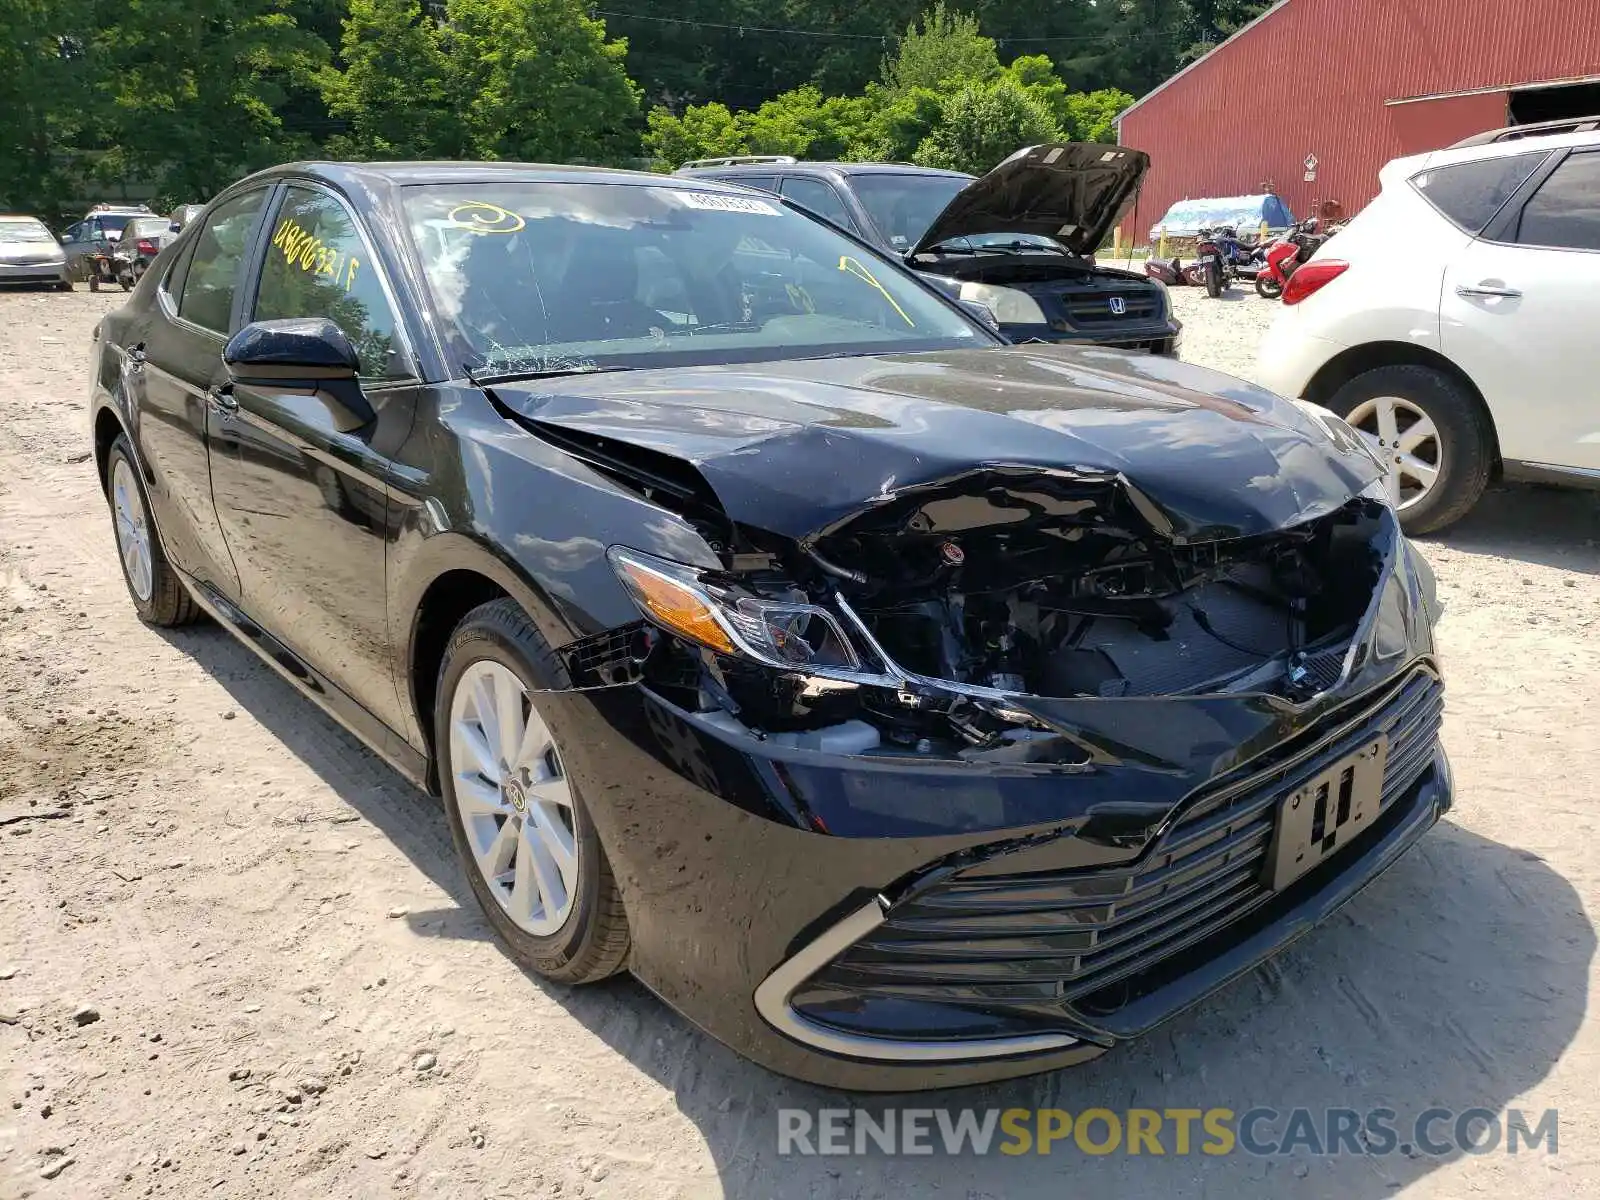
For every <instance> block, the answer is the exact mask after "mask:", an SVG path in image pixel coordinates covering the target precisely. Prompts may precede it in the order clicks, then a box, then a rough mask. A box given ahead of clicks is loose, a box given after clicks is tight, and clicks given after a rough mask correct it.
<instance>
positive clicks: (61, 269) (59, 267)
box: [0, 262, 67, 283]
mask: <svg viewBox="0 0 1600 1200" xmlns="http://www.w3.org/2000/svg"><path fill="white" fill-rule="evenodd" d="M66 278H67V264H66V263H64V262H45V263H0V283H60V282H62V281H63V280H65V279H66Z"/></svg>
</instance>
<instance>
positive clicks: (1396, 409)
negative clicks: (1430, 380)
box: [1347, 396, 1443, 511]
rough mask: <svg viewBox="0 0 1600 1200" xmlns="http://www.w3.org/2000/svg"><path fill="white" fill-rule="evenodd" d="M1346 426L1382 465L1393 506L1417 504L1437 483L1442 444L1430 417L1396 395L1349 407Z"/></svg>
mask: <svg viewBox="0 0 1600 1200" xmlns="http://www.w3.org/2000/svg"><path fill="white" fill-rule="evenodd" d="M1347 419H1348V421H1349V423H1350V425H1351V426H1352V427H1353V428H1354V429H1355V431H1356V432H1357V433H1359V434H1360V435H1361V437H1362V439H1363V440H1364V441H1365V442H1366V443H1367V445H1368V446H1369V447H1370V448H1371V449H1372V451H1373V452H1374V453H1375V454H1377V456H1378V458H1379V459H1381V460H1382V462H1383V465H1384V470H1385V474H1384V484H1385V486H1386V487H1387V488H1388V489H1389V499H1390V500H1391V501H1392V502H1393V504H1394V506H1395V508H1396V509H1398V510H1401V511H1404V510H1405V509H1408V508H1410V507H1412V506H1413V505H1415V504H1419V503H1421V502H1422V500H1423V499H1425V498H1426V497H1427V496H1428V495H1429V494H1430V493H1431V492H1432V491H1433V489H1434V486H1435V485H1436V484H1437V483H1438V482H1439V467H1440V464H1441V462H1442V460H1443V447H1442V445H1441V444H1440V441H1439V431H1438V429H1437V428H1436V427H1435V426H1434V423H1433V419H1432V418H1431V417H1429V416H1428V414H1427V413H1425V412H1423V411H1422V409H1420V408H1418V407H1417V406H1416V405H1415V404H1413V403H1412V402H1411V401H1409V400H1406V399H1403V398H1402V397H1400V396H1375V397H1373V398H1372V399H1371V400H1364V401H1362V402H1361V403H1360V404H1358V405H1357V406H1356V407H1355V408H1354V409H1352V410H1351V412H1350V416H1349V417H1348V418H1347Z"/></svg>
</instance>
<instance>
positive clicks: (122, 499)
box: [111, 456, 155, 603]
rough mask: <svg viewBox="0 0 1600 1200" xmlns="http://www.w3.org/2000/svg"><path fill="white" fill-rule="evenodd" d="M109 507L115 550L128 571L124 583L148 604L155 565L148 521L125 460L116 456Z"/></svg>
mask: <svg viewBox="0 0 1600 1200" xmlns="http://www.w3.org/2000/svg"><path fill="white" fill-rule="evenodd" d="M111 506H112V512H113V514H114V516H115V518H116V525H117V550H118V551H119V552H120V553H121V555H122V565H123V568H124V569H125V570H126V571H127V573H128V586H129V587H131V588H132V589H133V594H134V595H135V596H137V597H138V598H139V599H140V600H141V601H144V602H145V603H148V602H149V600H150V597H151V595H152V594H153V593H154V591H155V568H154V564H153V563H152V562H151V558H150V522H149V520H148V519H147V517H146V516H145V511H144V498H143V497H142V496H141V495H140V492H139V483H138V481H137V480H136V479H134V477H133V468H132V467H131V466H129V465H128V460H127V459H125V458H122V457H120V456H119V457H118V458H117V461H116V465H115V466H114V467H113V468H112V470H111Z"/></svg>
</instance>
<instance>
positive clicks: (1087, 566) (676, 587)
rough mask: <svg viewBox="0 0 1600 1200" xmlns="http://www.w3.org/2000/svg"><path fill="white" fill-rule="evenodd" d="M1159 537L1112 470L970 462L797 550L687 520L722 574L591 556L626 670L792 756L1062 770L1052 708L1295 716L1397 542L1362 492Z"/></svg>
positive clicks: (1059, 728) (1317, 688) (1365, 628)
mask: <svg viewBox="0 0 1600 1200" xmlns="http://www.w3.org/2000/svg"><path fill="white" fill-rule="evenodd" d="M1160 524H1161V520H1160V517H1159V514H1158V513H1157V511H1156V510H1155V509H1154V506H1153V505H1152V503H1151V502H1150V501H1149V499H1148V498H1146V497H1144V496H1142V495H1141V494H1140V493H1139V491H1138V490H1137V488H1136V487H1134V486H1133V485H1131V484H1129V483H1127V482H1125V481H1123V480H1120V479H1118V478H1115V477H1110V476H1106V475H1104V474H1096V473H1094V472H1072V471H1067V470H1048V469H1041V468H1036V467H1004V466H991V467H984V468H982V469H978V470H974V471H971V472H969V473H966V474H963V475H961V476H960V477H958V478H954V479H948V480H943V481H940V482H938V483H934V484H928V485H923V486H919V487H915V488H909V489H906V490H905V491H903V492H900V493H898V494H896V495H894V496H892V497H887V498H884V499H881V500H879V501H877V502H875V503H874V504H872V505H871V506H869V507H868V508H867V509H865V510H864V511H862V512H860V513H858V514H855V515H853V516H851V517H849V518H847V519H845V520H842V521H839V522H836V523H835V524H834V525H833V526H831V527H830V528H828V529H826V530H823V531H819V532H818V533H817V534H815V535H813V536H808V537H806V538H802V539H799V540H796V541H790V540H788V539H785V538H782V537H779V536H776V535H772V534H769V533H764V532H763V531H760V530H755V529H748V528H742V527H740V526H738V525H737V524H734V523H731V522H724V523H723V524H722V528H720V529H710V528H708V529H707V536H708V540H709V541H711V542H712V544H713V545H715V546H718V547H720V548H721V549H722V551H723V554H724V558H725V561H726V564H727V566H726V569H724V570H722V571H705V570H697V569H692V568H688V567H684V566H681V565H679V564H676V563H672V562H669V561H666V560H663V559H659V558H655V557H652V556H650V555H646V554H642V553H639V552H637V551H633V550H631V549H627V548H621V547H618V548H613V550H612V551H611V559H612V563H613V566H614V567H615V568H616V570H617V572H618V575H619V577H620V578H621V579H622V580H623V582H624V583H625V584H626V586H627V587H628V589H629V591H630V592H631V594H632V595H633V597H634V599H635V601H636V603H637V604H638V605H639V608H640V610H641V613H642V614H643V615H644V616H645V617H646V618H647V619H648V620H649V622H650V627H649V628H650V632H646V633H642V634H641V636H640V638H639V640H638V641H637V642H635V643H634V644H633V645H632V646H631V647H630V649H629V655H628V659H627V664H626V667H625V672H626V673H631V674H632V675H633V676H634V677H636V678H638V679H640V680H643V681H646V682H648V683H649V684H651V685H652V686H653V687H655V688H657V689H660V691H661V692H662V694H663V695H664V696H665V697H666V698H668V699H670V700H672V701H673V702H674V703H675V704H678V705H679V706H680V707H682V708H685V709H687V710H689V711H710V712H716V713H720V714H722V715H723V717H724V718H725V719H728V720H731V721H734V722H737V723H738V724H739V725H742V726H744V727H745V728H746V729H748V730H749V731H750V732H751V733H753V734H754V735H756V736H758V737H764V738H778V739H781V741H783V742H786V743H789V744H793V745H796V746H809V747H813V748H816V749H823V750H829V751H832V752H836V753H851V754H871V755H910V756H921V757H931V758H947V759H959V760H963V761H967V762H975V763H977V762H1010V763H1029V762H1034V763H1058V764H1070V763H1087V762H1089V761H1091V759H1092V758H1093V757H1094V755H1095V748H1094V746H1093V745H1092V744H1089V743H1088V742H1087V741H1086V740H1085V739H1084V738H1083V737H1081V736H1080V731H1079V729H1077V728H1076V727H1074V725H1073V724H1072V723H1071V722H1066V721H1063V720H1062V719H1061V716H1060V713H1061V712H1062V708H1061V705H1060V703H1059V702H1061V701H1074V702H1081V701H1085V700H1101V701H1104V700H1117V699H1125V698H1152V697H1168V698H1184V697H1189V698H1193V697H1204V696H1227V695H1241V694H1246V693H1250V694H1259V695H1263V696H1271V697H1276V698H1278V699H1280V700H1281V701H1282V702H1283V703H1284V704H1286V705H1291V706H1300V705H1304V704H1306V703H1307V702H1309V701H1311V700H1312V699H1314V698H1315V697H1316V696H1318V695H1319V694H1321V693H1324V692H1327V691H1329V690H1331V689H1334V688H1336V687H1337V686H1338V685H1340V684H1341V682H1343V681H1344V680H1346V678H1347V677H1348V676H1349V675H1350V674H1351V673H1352V672H1353V671H1356V670H1358V669H1359V668H1361V667H1362V666H1363V664H1364V663H1365V661H1366V659H1367V658H1368V657H1369V655H1370V653H1371V651H1370V649H1367V648H1364V647H1365V643H1366V642H1367V641H1368V640H1370V639H1371V638H1372V637H1373V635H1375V634H1376V632H1377V629H1378V627H1379V625H1380V624H1381V623H1382V617H1383V615H1384V614H1383V612H1382V608H1383V606H1382V604H1381V603H1380V601H1381V599H1382V595H1383V592H1384V589H1383V588H1381V587H1380V586H1379V585H1380V582H1382V581H1384V580H1385V579H1388V578H1390V577H1392V575H1393V573H1394V572H1393V569H1392V568H1393V566H1394V564H1395V562H1396V558H1397V555H1398V553H1399V551H1400V548H1401V546H1402V544H1403V543H1402V542H1401V539H1400V537H1399V532H1398V527H1397V524H1396V522H1395V520H1394V517H1393V514H1392V513H1391V512H1390V511H1389V510H1388V509H1387V508H1386V507H1385V506H1384V505H1382V504H1381V503H1380V502H1378V501H1377V500H1373V499H1365V498H1356V499H1353V500H1351V501H1350V502H1349V503H1347V504H1345V505H1344V506H1342V507H1340V508H1338V509H1336V510H1335V511H1333V512H1331V513H1329V514H1328V515H1326V516H1324V517H1321V518H1318V519H1315V520H1311V521H1308V522H1306V523H1304V524H1301V525H1297V526H1294V527H1292V528H1289V529H1284V530H1280V531H1277V532H1274V533H1268V534H1259V535H1255V536H1248V537H1240V538H1233V539H1228V540H1214V541H1187V540H1183V541H1180V540H1174V539H1173V538H1172V537H1171V536H1163V534H1162V533H1160V532H1158V526H1159V525H1160ZM1403 623H1404V622H1403ZM1391 637H1398V638H1399V639H1400V644H1401V645H1402V646H1404V645H1408V644H1410V632H1409V630H1408V629H1406V628H1401V629H1400V630H1399V631H1397V632H1396V633H1394V634H1392V635H1391Z"/></svg>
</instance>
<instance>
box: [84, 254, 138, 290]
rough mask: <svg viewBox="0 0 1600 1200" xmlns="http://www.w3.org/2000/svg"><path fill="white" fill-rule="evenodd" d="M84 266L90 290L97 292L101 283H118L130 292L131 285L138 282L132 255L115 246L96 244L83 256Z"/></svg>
mask: <svg viewBox="0 0 1600 1200" xmlns="http://www.w3.org/2000/svg"><path fill="white" fill-rule="evenodd" d="M84 267H85V269H86V270H87V271H88V272H89V290H90V291H91V292H98V291H99V290H100V285H101V284H102V283H103V284H106V285H107V286H109V285H111V284H113V283H115V284H120V285H121V286H122V290H123V291H125V292H131V291H133V285H134V284H136V283H138V282H139V272H137V271H136V269H135V266H134V258H133V255H131V254H129V253H127V252H126V251H124V250H121V249H119V248H117V247H116V246H112V245H103V246H97V247H96V248H95V249H94V250H92V251H90V252H89V254H88V255H87V256H86V257H85V259H84Z"/></svg>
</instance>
